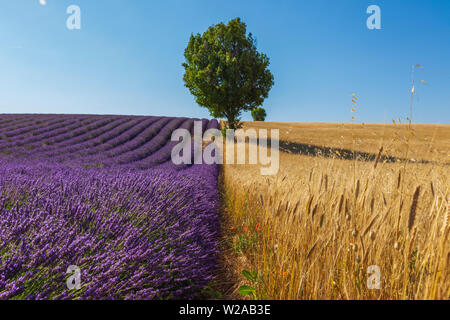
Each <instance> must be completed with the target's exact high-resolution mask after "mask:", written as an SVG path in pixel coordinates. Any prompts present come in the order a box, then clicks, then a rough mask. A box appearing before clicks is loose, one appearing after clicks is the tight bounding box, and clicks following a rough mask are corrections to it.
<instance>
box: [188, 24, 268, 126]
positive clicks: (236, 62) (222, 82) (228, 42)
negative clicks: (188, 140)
mask: <svg viewBox="0 0 450 320" xmlns="http://www.w3.org/2000/svg"><path fill="white" fill-rule="evenodd" d="M246 29H247V27H246V25H245V23H244V22H241V20H240V19H239V18H236V19H234V20H231V21H230V22H229V23H228V24H227V25H225V24H224V23H219V24H217V25H215V26H212V27H210V28H209V29H208V30H207V31H206V32H205V33H203V34H202V35H200V34H196V35H194V34H192V35H191V38H190V40H189V43H188V45H187V48H186V50H185V52H184V56H185V59H186V61H185V63H183V67H184V68H185V74H184V77H183V79H184V82H185V86H186V87H187V88H188V89H189V90H190V92H191V93H192V94H193V95H194V96H195V97H196V102H197V103H198V104H199V105H200V106H202V107H206V108H208V110H209V112H210V114H211V115H212V116H213V117H215V118H227V120H228V127H229V128H231V129H236V128H238V127H239V120H240V115H241V113H242V111H250V110H253V109H255V108H257V107H258V106H260V105H261V104H262V103H263V101H264V99H265V98H267V97H268V95H269V91H270V89H271V88H272V86H273V84H274V78H273V75H272V73H271V72H270V70H269V69H268V66H269V58H268V57H267V56H266V55H265V54H263V53H260V52H258V51H257V49H256V44H255V40H254V39H253V36H252V34H251V33H250V34H248V35H247V30H246Z"/></svg>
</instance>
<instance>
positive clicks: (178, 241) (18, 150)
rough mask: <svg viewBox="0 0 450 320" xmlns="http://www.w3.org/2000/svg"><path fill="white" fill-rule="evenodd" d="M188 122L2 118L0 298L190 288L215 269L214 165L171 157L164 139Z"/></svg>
mask: <svg viewBox="0 0 450 320" xmlns="http://www.w3.org/2000/svg"><path fill="white" fill-rule="evenodd" d="M194 120H195V119H188V118H169V117H144V116H95V115H89V116H88V115H0V299H191V298H195V297H197V296H198V295H199V293H200V292H201V290H202V288H204V287H205V286H207V285H208V283H209V282H211V281H212V280H213V279H214V272H215V270H216V256H217V251H218V248H217V236H218V231H219V230H218V226H219V223H218V222H219V220H218V219H219V217H218V213H219V210H218V206H219V204H218V190H217V177H218V167H217V166H216V165H192V166H189V165H182V166H176V165H174V164H172V162H171V150H172V148H173V146H174V144H176V143H177V142H171V141H170V138H171V134H172V132H173V130H174V129H177V128H186V129H188V130H193V125H194ZM202 126H203V131H205V130H206V129H208V128H218V123H217V121H216V120H212V121H209V120H205V119H204V120H202ZM71 265H76V266H78V267H80V269H81V289H79V290H75V289H74V290H69V289H68V288H67V286H66V280H67V278H68V276H69V275H68V274H66V271H67V268H68V267H69V266H71Z"/></svg>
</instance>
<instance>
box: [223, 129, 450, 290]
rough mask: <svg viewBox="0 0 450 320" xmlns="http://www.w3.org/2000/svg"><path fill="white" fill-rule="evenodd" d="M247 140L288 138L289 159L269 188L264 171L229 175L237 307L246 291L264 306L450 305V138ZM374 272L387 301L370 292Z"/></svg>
mask: <svg viewBox="0 0 450 320" xmlns="http://www.w3.org/2000/svg"><path fill="white" fill-rule="evenodd" d="M244 128H245V129H247V128H256V129H261V128H265V129H270V128H273V129H279V130H280V145H281V150H283V146H285V147H286V148H285V151H287V152H281V153H280V170H279V172H278V174H277V175H276V176H267V177H265V176H261V175H260V171H259V166H252V165H225V166H224V175H223V183H224V198H225V204H226V209H225V210H226V212H227V214H226V215H225V218H224V221H223V223H224V225H225V226H226V227H225V228H224V229H225V230H227V231H226V232H225V235H224V243H228V245H227V246H225V247H226V250H227V251H226V252H227V254H225V256H224V259H223V265H224V268H225V269H226V268H227V266H228V269H229V270H233V272H231V274H229V275H228V277H229V279H235V282H236V283H235V285H233V286H230V287H228V288H227V292H228V294H229V295H230V296H231V297H236V293H237V289H238V287H239V285H243V284H245V285H252V286H254V287H255V289H256V295H257V296H258V297H259V298H267V299H447V298H448V297H449V296H450V275H449V272H448V271H449V268H450V264H449V262H450V261H449V257H450V241H449V232H450V223H449V219H450V217H449V201H450V166H449V164H448V163H449V162H450V161H449V160H450V159H449V156H450V126H448V125H413V126H412V130H409V129H408V127H407V126H406V125H393V124H391V125H351V124H345V125H342V124H301V123H300V124H295V123H270V122H268V123H266V122H258V123H255V122H248V123H245V126H244ZM281 142H286V143H281ZM308 146H309V147H308ZM310 146H314V147H313V148H311V147H310ZM381 147H383V149H382V150H383V151H382V153H381V154H380V156H379V157H378V154H379V151H380V148H381ZM330 150H331V151H332V152H331V151H330ZM336 150H337V151H339V152H340V153H343V150H348V151H349V154H350V155H352V154H353V152H354V153H355V154H356V155H358V154H364V155H365V156H366V157H361V158H358V157H351V156H350V157H348V158H347V157H342V156H339V154H337V153H336V152H335V151H336ZM311 151H313V152H311ZM316 151H318V152H316ZM329 151H330V152H329ZM368 154H372V155H373V157H368ZM377 159H379V160H378V161H377ZM390 159H394V160H395V161H390ZM422 160H424V161H423V162H421V161H422ZM373 265H375V266H378V267H379V270H380V272H381V274H380V276H381V277H380V281H381V285H380V289H379V290H377V289H375V290H374V289H370V288H368V286H367V280H368V278H369V276H370V274H367V269H368V267H369V266H373ZM243 270H248V271H250V272H255V273H256V274H258V281H257V282H252V281H249V280H248V279H246V278H245V277H243V276H242V274H241V273H242V271H243Z"/></svg>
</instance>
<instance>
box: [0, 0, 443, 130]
mask: <svg viewBox="0 0 450 320" xmlns="http://www.w3.org/2000/svg"><path fill="white" fill-rule="evenodd" d="M46 2H47V3H46V5H45V6H43V5H41V4H40V3H39V0H14V1H8V0H1V1H0V113H99V114H146V115H167V116H189V117H209V113H208V111H207V110H206V109H205V108H200V107H199V106H197V105H196V103H195V101H194V98H193V97H192V96H191V95H190V93H189V91H188V90H187V88H185V87H184V84H183V80H182V76H183V68H182V67H181V63H182V62H183V60H184V58H183V52H184V48H185V47H186V44H187V41H188V40H189V36H190V34H191V33H192V32H194V33H197V32H203V31H205V30H206V29H207V28H208V27H209V26H211V25H213V24H215V23H217V22H221V21H224V22H226V21H228V20H230V19H232V18H235V17H241V18H242V19H243V20H244V21H245V22H246V23H247V29H248V31H249V32H252V33H253V34H254V36H255V37H256V39H257V44H258V48H259V49H260V50H261V51H263V52H264V53H266V54H267V55H268V56H269V58H270V60H271V66H270V69H271V71H272V73H273V74H274V77H275V85H274V87H273V88H272V91H271V92H270V95H269V98H268V99H267V100H266V101H265V103H264V105H263V106H264V108H266V110H267V112H268V119H267V120H272V121H296V122H348V121H349V119H350V117H351V115H350V107H351V94H352V93H353V92H355V93H356V94H357V96H358V97H359V106H358V110H359V113H358V115H357V117H358V118H357V121H359V122H367V123H368V122H390V121H392V119H397V118H398V117H401V118H402V119H404V118H406V116H408V114H409V93H410V81H411V80H410V70H411V66H412V65H413V64H421V65H423V66H424V67H425V68H424V69H421V70H419V71H418V73H417V79H418V80H420V79H424V80H426V81H427V82H428V83H429V84H428V85H421V84H420V85H417V97H416V100H415V105H414V110H415V118H414V121H415V122H423V123H447V124H448V123H450V41H449V40H450V1H441V0H421V1H419V0H408V1H404V0H388V1H381V0H372V1H363V0H341V1H335V0H333V1H332V0H329V1H322V0H314V1H313V0H309V1H301V0H292V1H283V0H280V1H275V0H271V1H266V0H245V1H243V0H240V1H236V0H228V1H213V0H209V1H206V0H205V1H203V0H190V1H188V0H179V1H171V0H166V1H162V0H161V1H156V0H151V1H149V0H132V1H124V0H95V1H92V0H46ZM72 4H75V5H78V6H79V7H80V8H81V30H74V31H70V30H68V29H67V28H66V19H67V18H68V17H69V15H68V14H67V13H66V8H67V7H68V6H69V5H72ZM372 4H375V5H378V6H379V7H380V8H381V26H382V29H381V30H369V29H368V28H367V27H366V20H367V18H368V16H369V15H368V14H366V9H367V7H368V6H369V5H372ZM243 119H250V115H249V114H248V113H247V114H245V115H244V116H243Z"/></svg>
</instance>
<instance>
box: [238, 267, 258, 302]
mask: <svg viewBox="0 0 450 320" xmlns="http://www.w3.org/2000/svg"><path fill="white" fill-rule="evenodd" d="M242 275H243V276H244V277H245V278H247V279H248V280H250V282H252V284H253V285H254V286H255V285H256V284H258V273H257V272H256V271H254V272H250V271H247V270H243V271H242ZM238 291H239V294H241V295H243V296H250V295H251V296H253V298H254V299H255V300H258V296H257V295H256V288H254V287H251V286H240V287H239V289H238Z"/></svg>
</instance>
